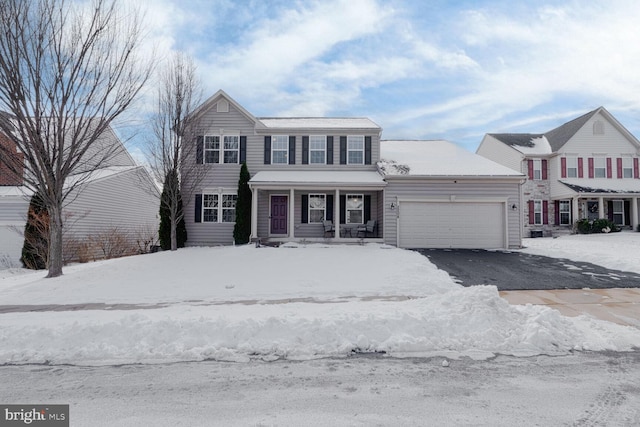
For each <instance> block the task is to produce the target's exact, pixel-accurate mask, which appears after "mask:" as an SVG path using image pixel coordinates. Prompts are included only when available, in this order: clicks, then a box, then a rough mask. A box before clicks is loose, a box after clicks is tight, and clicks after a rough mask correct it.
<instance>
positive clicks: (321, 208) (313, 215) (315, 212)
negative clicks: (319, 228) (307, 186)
mask: <svg viewBox="0 0 640 427" xmlns="http://www.w3.org/2000/svg"><path fill="white" fill-rule="evenodd" d="M326 208H327V196H326V195H325V194H309V224H319V223H321V222H322V221H324V219H325V211H326Z"/></svg>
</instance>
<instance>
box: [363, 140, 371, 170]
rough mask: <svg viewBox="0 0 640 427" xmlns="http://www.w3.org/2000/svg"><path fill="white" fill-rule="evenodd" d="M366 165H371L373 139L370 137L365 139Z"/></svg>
mask: <svg viewBox="0 0 640 427" xmlns="http://www.w3.org/2000/svg"><path fill="white" fill-rule="evenodd" d="M364 164H365V165H370V164H371V137H370V136H365V137H364Z"/></svg>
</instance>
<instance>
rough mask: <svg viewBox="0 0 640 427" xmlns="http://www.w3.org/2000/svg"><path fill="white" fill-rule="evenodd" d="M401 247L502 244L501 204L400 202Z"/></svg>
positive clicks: (484, 246)
mask: <svg viewBox="0 0 640 427" xmlns="http://www.w3.org/2000/svg"><path fill="white" fill-rule="evenodd" d="M399 208H400V222H399V224H398V226H399V230H398V231H399V233H400V234H399V240H400V241H399V246H400V247H402V248H467V249H496V248H504V247H505V243H504V242H505V220H504V204H502V203H489V202H487V203H478V202H468V203H467V202H455V203H436V202H401V203H400V206H399Z"/></svg>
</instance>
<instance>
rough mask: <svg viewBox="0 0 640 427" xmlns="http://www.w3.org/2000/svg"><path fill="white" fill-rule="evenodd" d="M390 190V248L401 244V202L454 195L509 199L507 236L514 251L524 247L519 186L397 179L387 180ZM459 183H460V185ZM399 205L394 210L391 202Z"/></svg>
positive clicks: (386, 225) (387, 205) (386, 227)
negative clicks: (512, 207)
mask: <svg viewBox="0 0 640 427" xmlns="http://www.w3.org/2000/svg"><path fill="white" fill-rule="evenodd" d="M385 178H386V179H387V187H386V188H385V206H384V209H385V223H384V230H385V233H384V240H385V243H387V244H390V245H394V246H395V245H396V244H397V233H398V224H397V222H398V215H399V213H400V212H401V209H399V208H398V200H403V199H404V200H416V201H428V200H434V199H437V200H451V198H452V196H453V197H454V198H456V199H459V200H465V201H468V200H478V201H479V202H481V201H482V200H483V199H484V200H505V201H506V205H507V224H506V226H507V233H508V245H509V247H510V248H517V247H520V246H521V234H520V233H521V231H520V218H521V213H522V210H523V209H524V208H525V207H523V206H520V194H519V183H517V182H503V181H499V180H495V181H490V180H482V179H480V178H478V179H475V180H473V181H470V180H453V179H451V180H426V179H425V180H419V179H417V178H416V179H415V180H403V179H394V178H393V176H387V177H385ZM456 181H457V182H456ZM392 202H393V203H394V204H395V205H396V209H395V210H391V207H390V206H391V203H392ZM513 204H515V205H516V207H517V210H512V209H511V205H513ZM476 226H478V227H482V218H477V220H476Z"/></svg>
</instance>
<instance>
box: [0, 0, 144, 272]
mask: <svg viewBox="0 0 640 427" xmlns="http://www.w3.org/2000/svg"><path fill="white" fill-rule="evenodd" d="M0 28H1V30H0V110H6V112H7V113H8V114H6V115H4V116H2V117H0V119H2V120H0V131H2V132H4V133H5V134H6V135H7V136H9V137H10V138H12V139H13V140H14V142H15V144H16V146H17V148H18V149H19V151H20V152H22V153H23V155H24V168H25V169H24V184H25V185H26V186H27V187H28V188H30V189H32V190H33V191H34V192H39V193H40V195H41V196H42V198H43V201H44V204H45V205H46V207H47V209H48V211H49V215H50V221H51V224H50V234H51V236H50V239H49V272H48V275H47V277H56V276H60V275H61V274H62V265H63V254H62V251H63V246H62V228H63V217H62V208H63V205H64V203H65V200H66V199H67V197H68V196H69V195H70V194H72V193H73V191H74V189H77V188H78V187H79V186H81V185H82V184H83V183H84V182H85V181H86V179H88V177H89V175H90V173H91V172H92V171H95V170H96V169H98V168H100V167H101V165H103V164H105V161H106V160H108V159H109V158H110V157H112V156H114V155H115V154H116V153H115V147H112V146H107V145H105V144H101V143H100V142H101V141H100V137H101V135H102V134H103V133H104V132H105V131H107V130H108V128H109V126H110V124H111V122H112V121H113V120H114V119H116V118H117V117H118V116H120V115H121V114H122V113H123V112H124V111H125V110H126V109H127V108H128V107H129V106H130V105H131V103H132V102H133V100H134V99H135V98H136V97H137V95H138V94H139V92H140V90H141V88H142V87H143V85H144V84H145V82H146V81H147V79H148V77H149V74H150V70H151V63H150V61H144V60H142V59H141V58H140V57H139V56H138V52H139V50H140V46H141V28H140V19H139V15H138V14H137V13H136V12H135V11H130V10H127V11H125V10H123V9H122V8H120V7H119V5H118V3H117V0H93V1H92V2H91V3H90V4H86V3H84V2H69V1H65V0H11V1H0ZM0 155H2V156H9V155H10V153H3V152H0ZM70 177H71V178H72V179H69V178H70Z"/></svg>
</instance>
